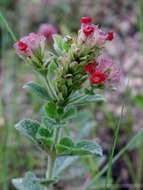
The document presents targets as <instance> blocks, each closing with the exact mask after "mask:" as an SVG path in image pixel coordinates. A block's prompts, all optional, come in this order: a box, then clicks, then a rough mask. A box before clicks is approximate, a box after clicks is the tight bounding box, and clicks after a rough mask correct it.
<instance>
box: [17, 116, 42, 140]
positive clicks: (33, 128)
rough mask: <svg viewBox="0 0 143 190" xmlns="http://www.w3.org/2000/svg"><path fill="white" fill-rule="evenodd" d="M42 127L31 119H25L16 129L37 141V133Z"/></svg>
mask: <svg viewBox="0 0 143 190" xmlns="http://www.w3.org/2000/svg"><path fill="white" fill-rule="evenodd" d="M39 127H40V123H38V122H37V121H32V120H30V119H24V120H22V121H20V122H19V123H17V124H16V125H15V128H16V129H17V130H18V131H20V132H21V133H22V134H23V135H25V136H26V137H28V138H29V139H31V140H32V141H36V133H37V131H38V129H39Z"/></svg>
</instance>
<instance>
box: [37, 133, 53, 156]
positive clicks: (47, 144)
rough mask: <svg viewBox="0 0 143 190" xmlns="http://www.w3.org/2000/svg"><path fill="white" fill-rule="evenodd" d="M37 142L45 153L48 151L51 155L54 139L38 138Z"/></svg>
mask: <svg viewBox="0 0 143 190" xmlns="http://www.w3.org/2000/svg"><path fill="white" fill-rule="evenodd" d="M37 140H38V142H39V146H40V147H41V148H42V149H43V150H44V151H46V152H47V153H49V151H50V150H51V147H52V146H53V144H54V141H53V138H44V137H40V136H37Z"/></svg>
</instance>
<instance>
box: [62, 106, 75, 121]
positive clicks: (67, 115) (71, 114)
mask: <svg viewBox="0 0 143 190" xmlns="http://www.w3.org/2000/svg"><path fill="white" fill-rule="evenodd" d="M76 114H77V110H76V108H75V107H73V106H72V107H68V108H67V109H65V113H64V115H63V119H72V118H73V117H75V116H76Z"/></svg>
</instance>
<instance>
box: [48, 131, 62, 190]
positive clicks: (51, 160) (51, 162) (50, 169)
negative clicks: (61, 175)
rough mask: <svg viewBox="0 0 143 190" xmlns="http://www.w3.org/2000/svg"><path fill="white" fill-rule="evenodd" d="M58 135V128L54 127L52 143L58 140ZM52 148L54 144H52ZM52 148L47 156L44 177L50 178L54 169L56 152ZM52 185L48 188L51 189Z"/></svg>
mask: <svg viewBox="0 0 143 190" xmlns="http://www.w3.org/2000/svg"><path fill="white" fill-rule="evenodd" d="M59 136H60V128H56V129H55V131H54V135H53V140H54V145H55V144H56V143H57V142H58V141H59ZM53 148H54V146H53ZM53 148H52V150H51V154H50V155H49V156H48V166H47V171H46V178H47V179H51V178H52V176H53V169H54V164H55V161H56V157H57V155H56V153H55V152H54V151H53ZM52 187H53V186H52V185H51V186H50V189H51V190H52Z"/></svg>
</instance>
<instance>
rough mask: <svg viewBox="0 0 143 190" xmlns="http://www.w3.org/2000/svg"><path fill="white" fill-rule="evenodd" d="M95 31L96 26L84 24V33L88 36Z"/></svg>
mask: <svg viewBox="0 0 143 190" xmlns="http://www.w3.org/2000/svg"><path fill="white" fill-rule="evenodd" d="M93 32H94V27H93V26H91V25H87V26H84V28H83V33H84V34H85V35H86V36H90V35H91V34H92V33H93Z"/></svg>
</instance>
